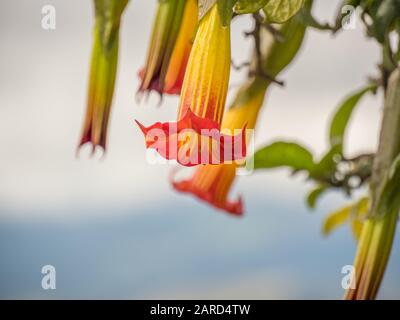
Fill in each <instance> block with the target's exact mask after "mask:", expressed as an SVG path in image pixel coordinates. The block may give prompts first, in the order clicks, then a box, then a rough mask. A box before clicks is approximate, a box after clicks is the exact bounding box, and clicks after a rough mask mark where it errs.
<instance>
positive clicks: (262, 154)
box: [254, 142, 314, 172]
mask: <svg viewBox="0 0 400 320" xmlns="http://www.w3.org/2000/svg"><path fill="white" fill-rule="evenodd" d="M254 167H255V169H272V168H278V167H289V168H292V169H293V170H295V171H298V170H306V171H308V172H310V171H311V170H312V169H313V167H314V161H313V156H312V154H311V153H310V152H309V151H308V150H307V149H306V148H304V147H302V146H300V145H298V144H296V143H290V142H275V143H273V144H271V145H269V146H266V147H264V148H262V149H260V150H258V151H257V152H256V153H255V155H254Z"/></svg>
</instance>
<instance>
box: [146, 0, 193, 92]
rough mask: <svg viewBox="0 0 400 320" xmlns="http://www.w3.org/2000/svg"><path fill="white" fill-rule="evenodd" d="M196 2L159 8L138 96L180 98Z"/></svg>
mask: <svg viewBox="0 0 400 320" xmlns="http://www.w3.org/2000/svg"><path fill="white" fill-rule="evenodd" d="M197 11H198V9H197V1H196V0H166V1H160V2H159V4H158V9H157V14H156V17H155V20H154V26H153V32H152V37H151V41H150V46H149V49H148V55H147V59H146V65H145V67H144V68H143V69H142V70H141V71H140V72H139V76H140V78H141V84H140V87H139V90H138V92H139V93H144V92H150V91H151V90H155V91H157V92H158V93H159V94H161V95H162V94H163V93H168V94H180V92H181V88H182V82H183V77H184V74H185V70H186V65H187V62H188V59H189V55H190V51H191V48H192V42H193V39H194V36H195V33H196V28H197V14H198V13H197Z"/></svg>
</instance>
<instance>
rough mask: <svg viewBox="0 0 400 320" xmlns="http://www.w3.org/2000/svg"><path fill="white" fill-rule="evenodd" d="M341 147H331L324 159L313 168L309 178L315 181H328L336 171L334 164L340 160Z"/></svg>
mask: <svg viewBox="0 0 400 320" xmlns="http://www.w3.org/2000/svg"><path fill="white" fill-rule="evenodd" d="M341 157H342V156H341V146H340V145H335V146H333V147H332V148H331V149H330V150H329V151H328V152H327V153H326V154H325V155H324V157H323V158H322V159H321V160H320V161H319V162H318V163H317V164H316V165H315V166H314V168H313V170H312V172H311V177H312V178H314V179H316V180H325V179H330V178H331V176H332V172H334V171H335V169H336V164H337V162H338V161H340V159H341Z"/></svg>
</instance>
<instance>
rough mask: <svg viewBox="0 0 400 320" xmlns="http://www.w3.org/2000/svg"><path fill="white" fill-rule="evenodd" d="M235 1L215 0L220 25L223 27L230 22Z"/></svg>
mask: <svg viewBox="0 0 400 320" xmlns="http://www.w3.org/2000/svg"><path fill="white" fill-rule="evenodd" d="M237 1H238V0H217V3H218V11H219V14H220V16H221V20H222V25H223V26H224V27H226V26H228V25H229V24H230V23H231V19H232V15H233V7H234V6H235V4H236V2H237Z"/></svg>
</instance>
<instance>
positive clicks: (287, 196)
mask: <svg viewBox="0 0 400 320" xmlns="http://www.w3.org/2000/svg"><path fill="white" fill-rule="evenodd" d="M46 4H50V5H53V6H54V7H55V8H56V14H57V15H56V18H57V20H56V21H57V24H56V30H49V31H46V30H43V29H42V27H41V19H42V14H41V9H42V7H43V6H44V5H46ZM338 4H339V1H326V0H316V1H315V8H314V9H315V10H314V13H315V16H316V17H317V18H318V19H319V20H322V21H324V20H329V21H332V19H333V17H334V15H335V12H336V9H337V7H338ZM155 7H156V0H152V1H148V0H146V1H145V0H132V1H131V2H130V4H129V5H128V8H127V10H126V12H125V15H124V18H123V23H122V29H121V47H120V60H119V73H118V77H117V85H116V91H115V99H114V108H113V112H112V117H111V124H110V131H109V133H110V135H109V141H108V142H109V148H108V152H107V154H106V157H105V158H104V159H103V160H99V159H98V158H100V157H95V159H90V157H89V150H88V149H85V148H84V149H83V150H82V152H81V154H80V157H79V159H77V158H76V157H75V149H76V146H77V143H78V140H79V134H80V130H81V122H82V117H83V115H84V108H85V102H86V89H87V78H88V69H89V58H90V52H91V45H92V38H91V36H92V27H93V10H92V9H93V8H92V1H89V0H86V1H82V0H69V1H66V0H46V1H43V0H3V1H1V2H0V38H1V41H0V298H3V299H10V298H18V299H21V298H23V299H26V298H28V299H31V298H39V299H42V298H43V299H52V298H61V299H73V298H78V299H82V298H83V299H86V298H100V299H102V298H108V299H155V298H171V299H172V298H180V299H189V298H207V299H214V298H226V299H233V298H240V299H337V298H340V297H341V295H342V292H343V290H342V288H341V280H342V277H343V275H342V274H341V269H342V267H343V266H344V265H348V264H352V262H353V256H354V252H355V241H354V240H353V237H352V235H351V232H350V228H349V227H348V226H346V227H344V228H342V229H340V230H339V231H338V232H335V233H334V234H333V235H332V236H330V237H328V238H326V237H323V236H322V235H321V231H320V230H321V223H322V220H323V217H324V216H325V215H326V214H327V213H329V212H330V211H332V210H334V209H337V208H339V207H341V206H342V205H344V204H346V203H347V202H348V201H349V200H348V199H345V198H344V197H343V196H342V194H340V193H332V192H331V193H329V194H328V195H327V196H325V197H324V198H323V199H322V201H321V202H320V203H319V204H318V207H317V210H314V211H313V212H311V211H309V210H308V209H307V208H306V206H305V202H304V198H305V195H306V194H307V192H308V191H309V189H310V188H311V187H312V186H311V185H310V184H308V183H306V182H304V177H301V176H299V177H296V178H294V179H293V178H290V177H289V172H288V171H286V170H276V171H274V172H258V173H255V174H252V175H250V176H244V177H239V179H238V181H237V183H236V185H235V188H234V190H233V193H232V197H236V196H237V195H238V194H241V195H242V196H243V198H244V201H245V208H246V212H245V216H244V217H243V218H239V219H238V218H232V217H230V216H228V215H226V214H225V213H222V212H219V211H216V210H214V209H212V208H210V207H208V206H207V205H205V204H203V203H200V202H198V201H197V200H196V199H194V198H192V197H190V196H187V195H179V194H176V193H175V192H174V191H173V190H172V189H171V187H170V186H169V183H168V174H169V172H170V170H171V168H172V167H171V166H170V165H150V164H148V163H147V162H146V159H145V147H144V142H143V138H142V134H141V133H140V132H139V130H138V128H137V126H136V125H135V124H134V119H139V120H140V121H142V122H143V123H145V124H150V123H153V122H155V121H167V120H172V119H174V117H175V115H176V108H177V103H178V99H177V98H176V97H175V98H170V97H166V98H165V99H164V103H163V105H162V106H161V107H158V106H157V104H158V97H157V96H156V95H154V96H151V97H150V99H149V101H148V103H147V104H146V103H142V104H140V105H139V104H137V103H136V101H135V99H134V95H135V92H136V89H137V87H138V78H137V71H138V69H139V68H140V67H141V66H142V64H143V63H144V59H145V54H146V51H147V44H148V39H149V37H150V30H151V24H152V20H153V15H154V12H155ZM250 28H251V21H250V19H249V18H247V17H240V18H238V19H235V20H234V23H233V30H232V39H233V40H232V41H233V44H232V54H233V60H234V61H235V62H236V63H240V62H243V61H245V60H246V59H247V57H248V55H249V53H250V49H251V42H250V41H249V40H246V39H245V38H244V37H243V31H245V30H248V29H250ZM378 61H379V51H378V47H377V45H376V44H375V43H374V42H372V41H368V40H367V39H366V38H365V36H364V30H363V28H362V26H361V24H357V25H356V29H355V30H347V31H344V32H342V33H340V34H339V35H338V36H336V37H335V38H333V37H332V36H331V35H330V34H329V33H323V32H316V31H309V33H308V35H307V38H306V42H305V45H304V46H303V48H302V51H301V53H300V54H299V56H298V58H297V59H296V60H295V62H294V63H293V64H292V65H291V67H290V68H288V69H287V70H286V71H285V72H284V73H283V74H282V76H281V79H283V80H284V81H285V82H286V86H285V88H280V87H274V88H273V89H272V90H270V91H269V96H268V97H267V99H266V105H265V108H264V110H263V112H262V114H261V118H260V121H259V127H258V129H257V130H256V139H255V143H256V146H261V145H263V144H266V143H270V142H272V141H274V140H277V139H286V140H296V141H298V142H300V143H302V144H304V145H306V146H308V147H309V148H311V149H312V150H313V151H314V152H315V154H316V156H320V155H322V153H323V152H324V151H325V149H326V148H327V145H328V144H327V125H328V121H329V119H330V116H331V114H332V112H333V110H334V108H335V106H336V105H337V104H338V103H339V102H340V100H341V99H342V98H343V97H344V96H345V95H346V94H348V93H349V92H351V91H354V90H356V89H358V88H360V87H361V86H362V85H363V84H364V83H365V80H366V78H367V76H370V75H374V74H375V68H376V64H377V62H378ZM243 77H244V74H243V72H237V71H233V73H232V81H231V89H230V94H232V93H234V91H235V88H236V87H237V86H238V85H239V84H240V82H241V80H242V79H243ZM380 111H381V97H380V96H379V95H378V96H377V97H372V96H368V97H367V98H366V99H364V100H363V102H362V104H361V105H360V106H359V108H358V109H357V111H356V113H355V115H354V117H353V118H352V124H351V129H350V131H349V132H348V133H349V135H348V143H347V148H348V150H346V151H347V152H348V155H352V154H353V153H354V154H356V153H357V152H360V151H373V150H374V149H375V148H376V145H377V134H378V129H379V122H380V117H381V113H380ZM361 194H362V192H361ZM399 258H400V250H399V245H398V241H396V244H395V247H394V248H393V254H392V257H391V260H390V264H389V268H388V271H387V273H386V276H385V281H384V283H383V286H382V290H381V292H380V295H379V297H380V298H386V299H392V298H397V299H398V298H400V287H399V285H398V284H399V283H400V259H399ZM48 264H50V265H53V266H54V267H55V268H56V272H57V273H56V274H57V282H56V283H57V289H56V290H43V289H42V287H41V280H42V277H43V275H42V274H41V268H42V266H44V265H48Z"/></svg>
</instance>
